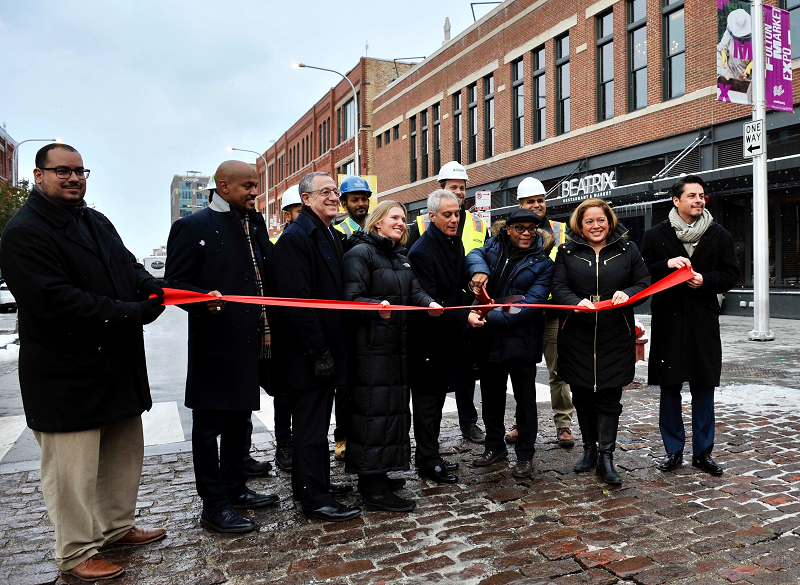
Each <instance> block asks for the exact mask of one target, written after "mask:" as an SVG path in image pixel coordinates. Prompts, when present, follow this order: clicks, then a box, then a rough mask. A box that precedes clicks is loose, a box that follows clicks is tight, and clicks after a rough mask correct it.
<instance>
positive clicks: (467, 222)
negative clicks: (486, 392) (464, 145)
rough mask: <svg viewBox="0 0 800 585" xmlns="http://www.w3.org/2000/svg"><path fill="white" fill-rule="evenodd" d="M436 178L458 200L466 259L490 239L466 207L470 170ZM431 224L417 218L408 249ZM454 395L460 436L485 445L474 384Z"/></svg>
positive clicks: (446, 169) (452, 169) (449, 168)
mask: <svg viewBox="0 0 800 585" xmlns="http://www.w3.org/2000/svg"><path fill="white" fill-rule="evenodd" d="M436 179H437V180H438V181H439V187H441V188H442V189H444V190H446V191H450V192H451V193H452V194H453V195H455V196H456V199H458V206H459V213H460V217H459V222H458V231H457V232H456V235H457V236H458V238H459V239H460V240H461V242H462V243H463V244H464V256H466V255H467V254H469V253H470V252H471V251H472V250H474V249H476V248H480V247H481V246H483V244H484V242H485V241H486V240H487V239H488V238H489V234H488V230H487V226H486V224H485V222H484V221H483V219H482V218H481V217H480V216H478V215H475V214H473V213H470V212H469V211H468V210H467V209H465V208H464V200H465V199H466V197H467V181H469V177H468V176H467V169H465V168H464V167H463V166H462V165H461V164H459V163H457V162H456V161H450V162H449V163H446V164H445V165H443V166H442V168H441V169H440V170H439V176H438V177H437V178H436ZM430 223H431V218H430V214H428V213H425V214H423V215H419V216H417V218H416V221H415V223H414V225H412V226H411V227H410V228H409V230H408V240H407V241H406V244H405V245H406V248H407V249H408V250H411V247H412V246H413V245H414V243H415V242H416V241H417V240H418V239H419V238H420V236H422V234H424V233H425V230H426V229H427V228H428V226H429V225H430ZM473 382H474V380H473ZM455 395H456V405H457V406H458V424H459V426H460V427H461V434H462V435H464V437H465V438H466V439H469V440H470V441H472V442H474V443H483V442H484V441H486V434H485V433H484V432H483V430H481V428H480V427H479V426H478V411H477V410H476V409H475V384H474V383H473V384H467V385H466V386H465V387H464V388H463V389H461V390H457V391H456V392H455Z"/></svg>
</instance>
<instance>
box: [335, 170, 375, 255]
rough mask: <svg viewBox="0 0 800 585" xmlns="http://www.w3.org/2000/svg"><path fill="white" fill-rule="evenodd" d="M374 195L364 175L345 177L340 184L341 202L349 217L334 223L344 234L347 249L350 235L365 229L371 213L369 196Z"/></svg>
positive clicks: (347, 248)
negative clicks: (368, 215)
mask: <svg viewBox="0 0 800 585" xmlns="http://www.w3.org/2000/svg"><path fill="white" fill-rule="evenodd" d="M371 196H372V189H370V188H369V183H368V182H367V181H366V179H363V178H362V177H357V176H352V177H345V178H344V180H343V181H342V184H341V185H340V186H339V202H340V203H341V204H342V207H344V209H345V211H347V217H345V218H344V220H343V221H340V222H339V223H337V224H334V226H333V228H334V229H337V230H339V231H340V232H342V233H343V234H344V237H345V238H347V239H346V240H345V246H344V248H345V251H347V250H349V249H350V246H349V245H348V243H349V241H350V236H352V235H353V234H354V233H355V232H360V231H364V225H365V224H366V223H367V214H369V198H370V197H371Z"/></svg>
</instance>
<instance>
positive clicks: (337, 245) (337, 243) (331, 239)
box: [300, 205, 344, 266]
mask: <svg viewBox="0 0 800 585" xmlns="http://www.w3.org/2000/svg"><path fill="white" fill-rule="evenodd" d="M300 213H302V214H303V215H307V216H308V218H309V219H310V220H311V221H313V222H314V225H316V226H317V227H318V228H319V230H320V232H322V235H323V236H324V237H325V238H326V239H327V240H328V243H329V244H330V245H331V248H333V251H334V252H336V259H337V260H338V261H339V265H340V266H341V265H342V261H343V259H344V245H342V240H341V239H339V238H337V237H336V236H334V235H333V233H332V231H331V230H332V228H331V227H329V226H327V225H325V222H323V221H322V220H321V219H320V218H319V216H318V215H317V214H316V213H314V210H313V209H311V208H310V207H309V206H308V205H303V206H302V207H301V208H300Z"/></svg>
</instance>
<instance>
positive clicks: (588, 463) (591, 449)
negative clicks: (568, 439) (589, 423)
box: [572, 443, 597, 473]
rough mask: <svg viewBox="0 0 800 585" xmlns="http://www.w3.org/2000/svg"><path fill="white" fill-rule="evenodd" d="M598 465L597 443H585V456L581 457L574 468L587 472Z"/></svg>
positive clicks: (575, 470)
mask: <svg viewBox="0 0 800 585" xmlns="http://www.w3.org/2000/svg"><path fill="white" fill-rule="evenodd" d="M595 465H597V443H584V444H583V457H581V458H580V459H579V460H578V462H577V463H576V464H575V467H573V468H572V471H574V472H575V473H585V472H587V471H591V470H592V468H593V467H594V466H595Z"/></svg>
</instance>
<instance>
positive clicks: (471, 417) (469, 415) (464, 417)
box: [455, 371, 478, 431]
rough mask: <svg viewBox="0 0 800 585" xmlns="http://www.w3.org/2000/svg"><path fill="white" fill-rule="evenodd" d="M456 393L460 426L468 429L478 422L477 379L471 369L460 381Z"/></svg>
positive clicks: (462, 428)
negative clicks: (476, 405)
mask: <svg viewBox="0 0 800 585" xmlns="http://www.w3.org/2000/svg"><path fill="white" fill-rule="evenodd" d="M455 395H456V407H457V408H458V426H459V427H461V430H462V431H466V430H468V429H470V428H472V426H473V425H475V424H477V423H478V411H477V410H476V409H475V380H474V379H473V375H472V372H471V371H468V372H466V374H465V376H464V379H463V380H462V381H461V382H459V384H458V386H457V387H456V389H455Z"/></svg>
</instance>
